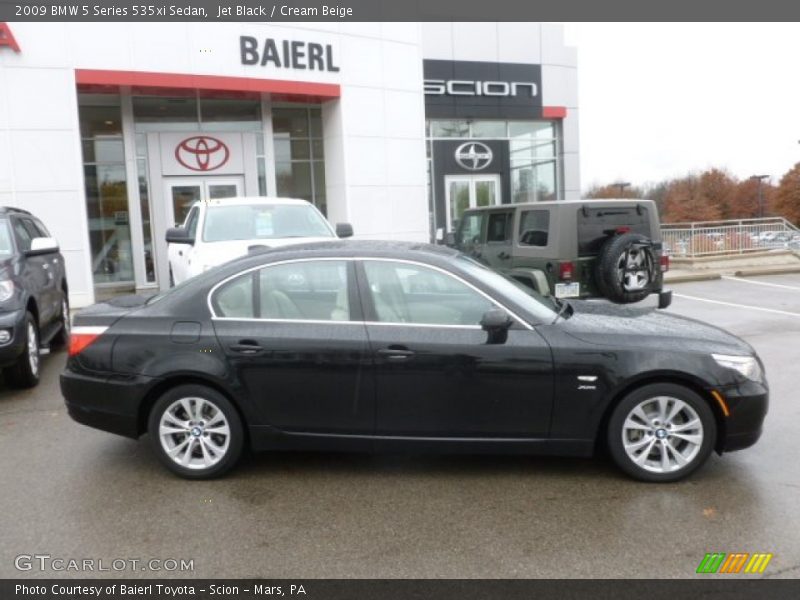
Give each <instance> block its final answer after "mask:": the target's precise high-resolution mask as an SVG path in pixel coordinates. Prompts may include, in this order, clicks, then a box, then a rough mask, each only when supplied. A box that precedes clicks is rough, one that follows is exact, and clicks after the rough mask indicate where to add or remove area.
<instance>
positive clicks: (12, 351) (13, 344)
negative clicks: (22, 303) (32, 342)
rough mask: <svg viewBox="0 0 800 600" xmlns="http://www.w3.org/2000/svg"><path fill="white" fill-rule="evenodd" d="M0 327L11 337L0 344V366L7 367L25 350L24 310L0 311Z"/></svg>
mask: <svg viewBox="0 0 800 600" xmlns="http://www.w3.org/2000/svg"><path fill="white" fill-rule="evenodd" d="M0 329H6V330H8V331H10V332H11V339H10V340H9V341H8V342H6V343H5V344H2V345H0V367H7V366H9V365H12V364H14V363H15V362H16V361H17V359H18V358H19V357H20V355H21V354H22V353H23V352H25V311H24V310H10V311H8V312H0Z"/></svg>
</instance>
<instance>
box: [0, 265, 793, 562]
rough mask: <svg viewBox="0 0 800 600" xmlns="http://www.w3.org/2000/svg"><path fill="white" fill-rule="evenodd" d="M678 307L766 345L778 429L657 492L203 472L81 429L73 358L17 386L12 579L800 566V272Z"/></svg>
mask: <svg viewBox="0 0 800 600" xmlns="http://www.w3.org/2000/svg"><path fill="white" fill-rule="evenodd" d="M672 287H673V289H674V290H675V293H676V296H675V300H674V302H673V306H672V307H671V308H670V309H669V310H670V311H672V312H675V313H679V314H683V315H688V316H691V317H695V318H699V319H702V320H705V321H709V322H711V323H713V324H715V325H719V326H721V327H724V328H726V329H728V330H730V331H732V332H733V333H735V334H737V335H739V336H741V337H743V338H744V339H746V340H747V341H748V342H750V343H751V344H752V345H753V346H754V347H755V348H756V350H757V351H758V352H759V354H760V355H761V357H762V358H763V360H764V362H765V364H766V370H767V376H768V379H769V382H770V386H771V405H770V412H769V414H768V416H767V421H766V425H765V431H764V435H763V437H762V439H761V441H759V443H758V444H757V445H756V446H754V447H752V448H750V449H747V450H744V451H742V452H737V453H732V454H728V455H724V456H723V457H718V456H716V455H712V457H711V459H710V460H709V462H708V463H707V464H706V466H705V467H704V468H703V469H702V470H700V471H699V472H697V473H696V474H695V475H693V476H692V477H691V478H690V479H689V480H687V481H684V482H681V483H678V484H669V485H653V484H644V483H638V482H635V481H632V480H630V479H628V478H626V477H624V476H623V475H622V474H621V473H620V472H619V471H617V469H616V468H615V467H614V466H613V465H612V464H611V462H610V460H609V459H607V458H595V459H563V458H537V457H503V456H490V457H485V456H479V457H475V456H396V455H389V456H369V455H348V454H319V453H301V454H265V455H259V456H256V457H251V458H247V459H246V460H245V462H244V463H243V464H242V465H241V466H240V467H239V468H238V469H237V470H235V471H234V472H233V473H232V474H231V475H229V476H228V477H227V478H225V479H222V480H218V481H210V482H188V481H184V480H181V479H178V478H176V477H174V476H173V475H171V474H170V473H169V472H167V471H166V470H165V469H164V468H162V467H161V466H160V464H159V463H158V462H157V459H156V457H155V456H154V454H153V453H152V452H151V450H150V447H149V445H148V443H146V442H147V441H146V440H145V439H142V440H140V441H139V442H135V441H132V440H128V439H124V438H121V437H116V436H113V435H111V434H106V433H103V432H100V431H95V430H92V429H89V428H87V427H83V426H81V425H78V424H76V423H73V422H72V421H71V420H70V419H69V417H68V416H67V413H66V410H65V408H64V405H63V401H62V399H61V396H60V393H59V389H58V374H59V372H60V370H61V369H62V368H63V365H64V362H65V354H64V353H63V352H59V353H57V354H54V355H51V356H48V357H46V358H45V359H44V365H43V381H42V383H41V384H40V385H39V387H38V388H36V389H34V390H30V391H12V390H9V389H7V388H6V387H5V386H4V385H2V386H0V577H25V578H33V577H54V576H73V577H74V576H92V575H94V576H97V575H105V576H109V575H114V572H110V573H102V574H101V573H94V574H93V573H91V572H88V573H77V572H56V571H53V570H46V571H43V572H42V571H39V570H38V568H37V567H36V566H34V569H33V570H32V571H27V572H21V571H18V570H17V569H16V568H15V557H16V556H18V555H21V554H46V555H50V556H52V557H53V558H65V559H70V558H76V559H83V558H88V559H94V560H98V559H102V560H103V561H104V563H105V565H106V566H107V567H108V566H109V565H110V563H111V561H112V560H114V559H140V560H147V559H151V558H155V559H190V560H193V561H194V570H193V571H189V572H184V573H177V572H175V573H167V572H163V571H162V572H145V571H141V570H140V569H141V567H139V570H135V571H124V572H122V573H119V575H122V576H126V577H144V576H185V577H259V578H297V577H304V578H305V577H691V576H693V575H694V572H695V569H696V568H697V565H698V564H699V562H700V560H701V559H702V558H703V556H704V554H705V553H706V552H711V551H720V552H771V553H773V554H774V558H773V559H772V562H771V563H770V565H769V567H768V568H767V570H766V572H765V574H764V575H765V576H768V577H798V576H800V517H799V516H798V515H800V512H799V509H800V453H798V440H800V274H793V275H773V276H762V277H754V278H748V279H745V280H737V279H723V280H720V281H709V282H697V283H684V284H676V285H673V286H672Z"/></svg>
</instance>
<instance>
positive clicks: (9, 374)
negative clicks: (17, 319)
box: [3, 312, 40, 388]
mask: <svg viewBox="0 0 800 600" xmlns="http://www.w3.org/2000/svg"><path fill="white" fill-rule="evenodd" d="M23 328H24V335H25V346H24V349H23V351H22V354H20V356H19V358H17V362H16V363H14V364H13V365H12V366H10V367H8V368H6V369H4V371H3V374H4V375H5V378H6V381H7V382H8V383H9V384H11V385H12V386H13V387H18V388H30V387H33V386H35V385H37V384H38V383H39V362H40V356H39V329H38V328H37V327H36V320H35V319H34V318H33V315H32V314H31V313H29V312H28V313H25V321H24V323H23Z"/></svg>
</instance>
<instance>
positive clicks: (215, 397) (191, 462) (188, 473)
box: [148, 384, 244, 479]
mask: <svg viewBox="0 0 800 600" xmlns="http://www.w3.org/2000/svg"><path fill="white" fill-rule="evenodd" d="M148 432H149V433H150V440H151V442H152V444H153V448H154V449H155V451H156V454H157V455H158V457H159V459H160V460H161V462H163V463H164V464H165V465H166V466H167V468H168V469H170V470H171V471H173V472H174V473H177V474H178V475H180V476H181V477H186V478H187V479H209V478H212V477H218V476H220V475H222V474H224V473H226V472H227V471H229V470H230V469H232V468H233V467H234V465H236V463H237V462H238V460H239V457H240V456H241V454H242V447H243V445H244V430H243V428H242V421H241V419H240V418H239V414H238V412H237V411H236V409H235V408H234V407H233V405H232V404H231V402H230V401H229V400H228V399H227V398H226V397H225V396H223V395H222V394H220V393H219V392H217V391H216V390H213V389H211V388H209V387H206V386H203V385H194V384H191V385H181V386H178V387H175V388H172V389H171V390H168V391H167V392H166V393H164V394H163V395H162V396H161V397H160V398H159V399H158V400H157V401H156V403H155V405H154V406H153V409H152V410H151V411H150V418H149V421H148Z"/></svg>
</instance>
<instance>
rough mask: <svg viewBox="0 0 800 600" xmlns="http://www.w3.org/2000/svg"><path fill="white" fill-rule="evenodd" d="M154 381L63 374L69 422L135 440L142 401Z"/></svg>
mask: <svg viewBox="0 0 800 600" xmlns="http://www.w3.org/2000/svg"><path fill="white" fill-rule="evenodd" d="M154 381H155V380H154V379H153V378H151V377H144V376H140V375H133V376H118V375H110V374H82V373H76V372H74V371H69V370H67V371H64V372H63V373H62V374H61V394H62V395H63V396H64V401H65V403H66V405H67V412H69V416H70V417H72V419H73V420H75V421H77V422H78V423H82V424H83V425H88V426H89V427H94V428H95V429H102V430H103V431H108V432H110V433H116V434H118V435H124V436H126V437H130V438H138V437H139V436H140V435H141V433H142V432H143V427H144V423H142V422H141V420H140V414H141V413H140V409H141V406H142V401H143V400H144V398H145V397H146V394H147V392H148V390H150V389H151V388H152V385H153V383H154Z"/></svg>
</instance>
